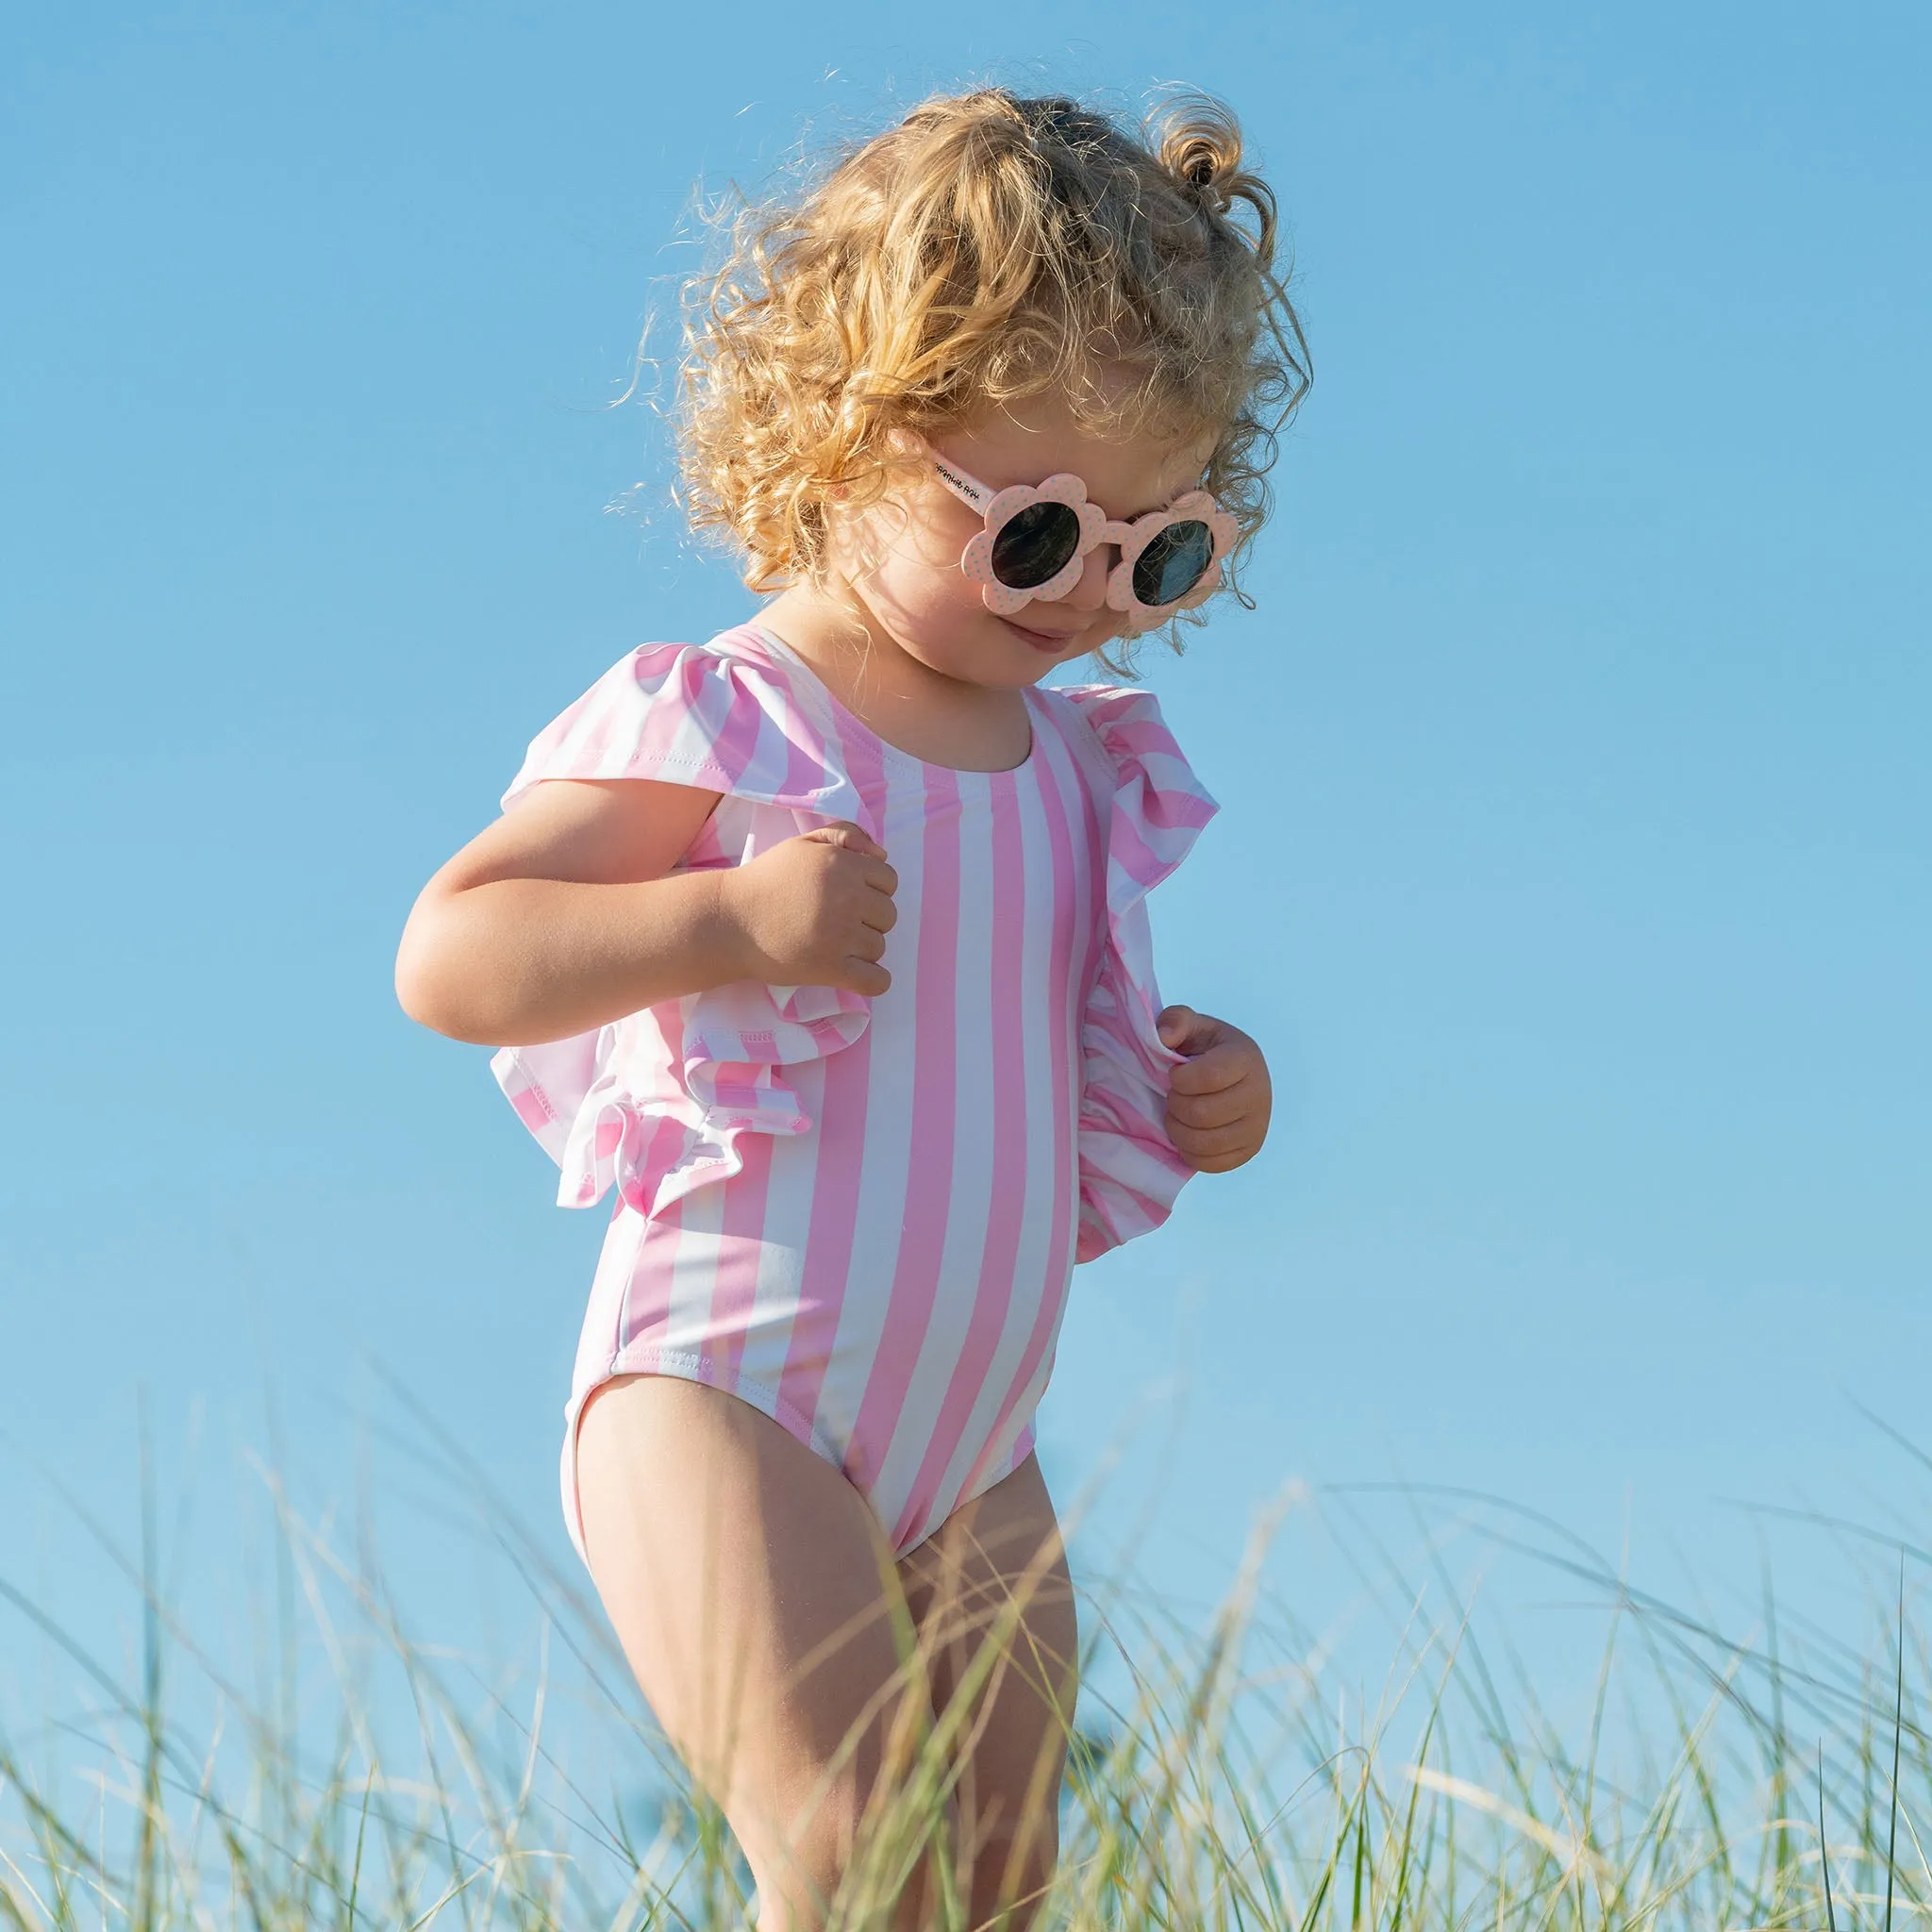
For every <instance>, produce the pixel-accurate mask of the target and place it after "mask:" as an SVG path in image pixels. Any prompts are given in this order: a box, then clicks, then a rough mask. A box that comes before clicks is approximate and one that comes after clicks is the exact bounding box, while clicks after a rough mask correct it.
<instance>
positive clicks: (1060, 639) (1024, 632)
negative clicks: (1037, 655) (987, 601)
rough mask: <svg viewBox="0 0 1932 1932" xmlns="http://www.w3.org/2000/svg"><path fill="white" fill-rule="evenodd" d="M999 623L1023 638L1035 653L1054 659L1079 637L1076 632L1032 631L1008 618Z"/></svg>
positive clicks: (1029, 627) (1027, 626)
mask: <svg viewBox="0 0 1932 1932" xmlns="http://www.w3.org/2000/svg"><path fill="white" fill-rule="evenodd" d="M1000 622H1001V623H1002V624H1003V625H1006V627H1007V628H1008V630H1010V631H1015V632H1017V633H1018V634H1019V635H1020V636H1021V637H1023V638H1024V639H1025V641H1027V642H1028V643H1029V644H1031V645H1032V646H1033V648H1034V649H1035V650H1036V651H1045V652H1047V653H1049V654H1050V655H1052V656H1053V657H1056V658H1058V657H1059V656H1060V655H1061V654H1062V653H1063V652H1065V651H1066V650H1067V649H1068V648H1069V647H1070V646H1071V645H1072V643H1073V641H1074V639H1075V638H1077V637H1078V636H1079V635H1080V633H1079V631H1077V630H1034V629H1033V628H1031V626H1029V625H1024V624H1015V623H1014V622H1013V620H1012V619H1011V618H1010V617H1003V618H1001V619H1000ZM1083 628H1084V626H1083Z"/></svg>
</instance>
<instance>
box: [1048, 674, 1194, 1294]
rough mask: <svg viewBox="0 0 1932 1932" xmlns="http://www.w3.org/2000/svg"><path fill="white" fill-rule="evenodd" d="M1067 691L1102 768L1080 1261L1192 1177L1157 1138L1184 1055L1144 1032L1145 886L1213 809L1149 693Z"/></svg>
mask: <svg viewBox="0 0 1932 1932" xmlns="http://www.w3.org/2000/svg"><path fill="white" fill-rule="evenodd" d="M1059 695H1061V696H1064V697H1066V698H1068V699H1070V700H1071V701H1072V703H1073V705H1074V708H1075V709H1076V710H1077V711H1078V713H1079V715H1080V717H1081V718H1082V720H1083V721H1084V722H1085V723H1086V724H1087V725H1088V726H1089V727H1090V728H1091V731H1092V733H1093V735H1094V737H1095V738H1096V739H1097V740H1098V741H1099V744H1100V748H1101V750H1102V752H1103V753H1104V754H1105V756H1106V758H1107V760H1108V766H1109V767H1110V768H1111V770H1112V773H1113V793H1112V803H1111V808H1110V811H1109V814H1108V836H1107V923H1108V933H1107V942H1106V944H1105V946H1104V947H1103V949H1102V954H1101V960H1100V969H1099V973H1098V974H1097V976H1096V978H1095V981H1094V985H1093V990H1092V991H1091V993H1090V994H1089V996H1088V1001H1087V1007H1086V1012H1085V1015H1084V1018H1083V1020H1082V1024H1081V1040H1080V1044H1081V1053H1082V1058H1083V1060H1084V1066H1085V1074H1084V1079H1083V1083H1082V1087H1081V1095H1080V1112H1079V1120H1078V1134H1079V1158H1080V1219H1079V1232H1078V1236H1077V1238H1076V1245H1075V1248H1074V1258H1075V1260H1078V1261H1091V1260H1092V1259H1093V1258H1094V1257H1095V1256H1097V1255H1103V1254H1105V1253H1106V1252H1107V1251H1108V1249H1109V1248H1115V1247H1118V1246H1119V1245H1120V1244H1121V1243H1122V1242H1123V1241H1131V1240H1132V1239H1133V1238H1134V1237H1135V1236H1136V1235H1140V1234H1145V1233H1147V1232H1149V1230H1151V1229H1153V1228H1157V1227H1158V1226H1159V1225H1160V1224H1161V1223H1162V1222H1164V1221H1165V1220H1166V1219H1167V1217H1168V1215H1169V1214H1170V1213H1171V1212H1172V1211H1173V1209H1174V1201H1175V1200H1176V1198H1177V1197H1178V1196H1179V1194H1180V1191H1181V1189H1182V1187H1183V1186H1185V1185H1186V1183H1187V1181H1188V1180H1189V1179H1190V1177H1191V1175H1192V1174H1193V1169H1192V1168H1191V1167H1190V1166H1189V1165H1188V1164H1187V1162H1186V1161H1185V1160H1183V1159H1182V1158H1181V1157H1180V1156H1179V1154H1177V1153H1176V1152H1175V1151H1174V1143H1173V1142H1172V1141H1170V1140H1169V1139H1168V1137H1167V1130H1166V1127H1165V1125H1164V1121H1165V1117H1166V1113H1167V1082H1168V1075H1169V1073H1170V1072H1171V1071H1172V1069H1174V1067H1176V1066H1178V1065H1179V1064H1180V1063H1181V1061H1182V1059H1183V1058H1184V1056H1183V1055H1181V1054H1177V1053H1175V1052H1174V1050H1173V1049H1172V1048H1170V1047H1168V1046H1167V1045H1165V1044H1164V1043H1163V1042H1162V1041H1161V1038H1160V1035H1159V1033H1158V1030H1157V1029H1156V1026H1155V1022H1156V1020H1157V1019H1158V1017H1159V1014H1160V1010H1161V1006H1162V1001H1161V997H1160V988H1159V984H1158V981H1157V979H1156V977H1155V974H1154V941H1153V933H1152V930H1151V928H1150V926H1149V924H1148V921H1147V905H1146V900H1147V894H1148V893H1149V892H1151V891H1153V890H1154V888H1155V887H1156V886H1158V884H1159V883H1160V882H1161V880H1162V879H1164V878H1166V877H1167V876H1168V875H1169V874H1171V873H1173V872H1174V870H1175V868H1176V867H1177V866H1179V865H1180V863H1181V861H1182V860H1183V859H1185V858H1187V856H1188V854H1189V852H1190V851H1191V850H1192V848H1193V844H1194V841H1195V840H1196V839H1197V838H1199V837H1200V835H1201V831H1202V829H1203V827H1204V826H1206V825H1207V824H1208V822H1209V821H1210V820H1211V819H1212V818H1213V817H1214V814H1215V813H1216V812H1217V811H1218V810H1219V809H1220V807H1219V806H1218V805H1217V804H1216V803H1215V801H1214V798H1213V796H1212V795H1211V794H1210V793H1209V792H1208V789H1207V787H1206V786H1204V785H1203V784H1202V783H1201V781H1200V780H1199V779H1198V778H1197V777H1196V776H1195V775H1194V772H1193V769H1192V767H1191V766H1190V764H1189V763H1188V761H1187V759H1186V758H1184V757H1183V756H1182V753H1181V749H1180V746H1179V745H1177V744H1176V743H1175V742H1174V734H1173V733H1172V732H1170V731H1169V730H1168V728H1167V725H1166V723H1165V722H1164V721H1163V719H1162V718H1161V715H1160V707H1159V705H1158V702H1157V701H1156V699H1155V697H1154V695H1153V693H1152V692H1151V691H1139V690H1136V689H1134V688H1132V687H1130V686H1121V685H1072V686H1066V687H1062V688H1061V691H1060V692H1059Z"/></svg>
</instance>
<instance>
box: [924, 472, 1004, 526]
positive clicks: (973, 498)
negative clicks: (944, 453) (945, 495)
mask: <svg viewBox="0 0 1932 1932" xmlns="http://www.w3.org/2000/svg"><path fill="white" fill-rule="evenodd" d="M932 466H933V468H934V469H935V470H936V471H938V472H939V479H940V481H941V483H943V484H944V485H945V486H946V488H947V489H948V490H950V491H952V492H953V494H954V495H955V496H957V497H958V499H959V501H960V502H961V503H963V504H964V505H965V506H966V507H967V508H969V509H976V510H977V511H978V512H979V513H980V515H981V516H984V515H985V514H986V511H987V506H988V505H989V504H991V502H992V499H993V492H992V491H991V490H989V489H988V488H987V487H986V485H985V484H984V483H982V482H981V481H980V480H979V478H978V477H977V476H969V475H967V474H966V472H965V471H964V470H958V469H955V468H954V467H953V465H952V464H951V463H949V462H946V461H944V460H943V459H942V458H939V457H934V458H933V459H932Z"/></svg>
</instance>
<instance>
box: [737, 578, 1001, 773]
mask: <svg viewBox="0 0 1932 1932" xmlns="http://www.w3.org/2000/svg"><path fill="white" fill-rule="evenodd" d="M757 621H758V623H759V624H761V625H764V626H766V628H768V629H770V630H771V631H773V632H774V633H775V635H776V636H777V637H778V638H779V639H780V640H781V641H783V642H784V643H786V644H788V645H789V646H790V647H791V650H792V651H793V652H795V653H796V654H797V656H799V657H800V658H804V660H805V661H806V662H807V663H808V665H810V666H811V668H812V670H813V671H814V672H816V673H817V674H818V676H819V679H820V681H821V682H822V683H823V684H824V686H825V688H826V690H827V691H830V692H831V693H832V695H833V696H834V697H835V698H837V699H838V700H839V702H840V703H841V705H843V706H844V707H845V708H846V709H847V710H848V711H850V712H851V713H852V715H853V716H854V717H856V718H857V719H858V721H859V722H860V723H861V724H865V725H867V726H868V727H870V728H871V729H872V730H873V731H874V732H876V733H877V735H878V736H879V737H880V738H882V739H884V740H885V741H886V742H887V743H888V744H890V745H892V746H894V747H895V748H896V749H897V750H900V751H903V752H906V753H908V755H909V756H911V757H913V758H922V759H924V760H925V762H927V763H928V764H935V765H950V766H952V767H953V768H954V769H955V770H957V771H971V772H1003V771H1009V770H1011V769H1012V767H1014V766H1015V765H1022V764H1024V763H1025V761H1026V758H1027V755H1028V753H1029V752H1030V750H1031V748H1032V739H1033V725H1032V720H1031V717H1030V715H1029V713H1028V710H1027V706H1026V698H1025V693H1024V691H1013V690H1008V689H1003V688H1001V687H998V686H991V685H982V684H971V683H967V682H964V681H962V680H961V679H958V678H955V677H948V676H946V675H944V674H943V673H941V672H939V671H935V670H934V669H933V668H932V667H931V666H930V665H928V664H924V663H922V662H921V661H920V660H919V658H915V657H914V656H913V655H912V653H911V652H910V651H908V650H907V649H906V647H905V646H904V645H903V644H901V643H900V642H899V641H897V640H896V639H895V638H894V637H893V636H892V635H891V632H890V631H889V630H888V629H887V628H886V627H885V625H883V624H881V623H880V622H879V621H878V619H877V618H876V617H875V616H874V615H873V613H872V612H870V611H869V610H867V609H866V608H865V606H864V604H863V602H862V601H861V600H860V599H859V598H858V595H857V593H855V592H853V591H849V590H846V591H843V593H842V594H841V593H840V592H838V591H827V590H821V589H820V588H819V587H817V586H816V585H812V584H795V585H793V586H792V587H791V589H789V590H786V591H780V592H779V593H778V595H777V596H775V597H774V598H773V599H772V601H771V602H770V603H769V604H767V605H765V606H764V607H763V608H762V609H760V610H759V611H758V620H757Z"/></svg>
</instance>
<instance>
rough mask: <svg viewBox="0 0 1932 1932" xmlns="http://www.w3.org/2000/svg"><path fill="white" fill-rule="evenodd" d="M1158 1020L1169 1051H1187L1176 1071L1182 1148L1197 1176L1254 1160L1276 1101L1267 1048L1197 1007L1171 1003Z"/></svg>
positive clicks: (1171, 1100) (1172, 1080)
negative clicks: (1263, 1053) (1264, 1052)
mask: <svg viewBox="0 0 1932 1932" xmlns="http://www.w3.org/2000/svg"><path fill="white" fill-rule="evenodd" d="M1156 1024H1157V1025H1158V1029H1159V1033H1160V1038H1161V1041H1162V1042H1163V1043H1164V1044H1165V1045H1166V1046H1167V1047H1168V1049H1169V1050H1170V1051H1171V1052H1174V1053H1178V1054H1185V1055H1186V1056H1187V1058H1185V1059H1183V1060H1182V1061H1181V1063H1180V1065H1179V1066H1177V1067H1175V1068H1174V1071H1173V1073H1172V1074H1169V1075H1168V1085H1167V1138H1168V1139H1169V1140H1170V1141H1173V1142H1174V1151H1175V1152H1176V1153H1177V1154H1179V1156H1180V1157H1181V1158H1182V1159H1183V1160H1185V1161H1186V1162H1187V1163H1188V1165H1189V1166H1190V1167H1191V1168H1192V1169H1193V1170H1194V1171H1195V1173H1197V1174H1225V1173H1226V1172H1227V1171H1228V1169H1229V1168H1231V1167H1239V1166H1241V1163H1242V1162H1243V1161H1244V1160H1252V1159H1253V1158H1254V1157H1255V1156H1256V1154H1257V1153H1258V1152H1259V1151H1260V1146H1261V1142H1262V1141H1264V1140H1266V1139H1267V1137H1268V1116H1269V1114H1270V1113H1271V1112H1272V1111H1273V1108H1274V1092H1273V1090H1272V1088H1271V1087H1270V1085H1269V1080H1268V1062H1267V1061H1266V1060H1265V1059H1263V1058H1261V1049H1260V1048H1259V1047H1258V1046H1257V1045H1256V1044H1255V1042H1254V1041H1252V1040H1250V1039H1249V1038H1248V1036H1247V1035H1246V1034H1245V1033H1243V1032H1242V1031H1241V1028H1240V1027H1239V1026H1230V1025H1229V1024H1227V1022H1226V1021H1225V1020H1216V1019H1214V1018H1212V1017H1211V1016H1210V1015H1208V1014H1207V1013H1197V1012H1195V1011H1194V1009H1193V1008H1191V1007H1169V1008H1167V1009H1166V1010H1165V1011H1164V1012H1162V1014H1161V1015H1160V1017H1159V1019H1158V1022H1157V1023H1156Z"/></svg>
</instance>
